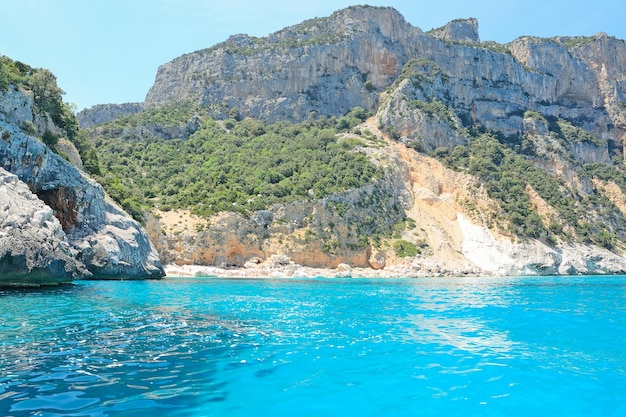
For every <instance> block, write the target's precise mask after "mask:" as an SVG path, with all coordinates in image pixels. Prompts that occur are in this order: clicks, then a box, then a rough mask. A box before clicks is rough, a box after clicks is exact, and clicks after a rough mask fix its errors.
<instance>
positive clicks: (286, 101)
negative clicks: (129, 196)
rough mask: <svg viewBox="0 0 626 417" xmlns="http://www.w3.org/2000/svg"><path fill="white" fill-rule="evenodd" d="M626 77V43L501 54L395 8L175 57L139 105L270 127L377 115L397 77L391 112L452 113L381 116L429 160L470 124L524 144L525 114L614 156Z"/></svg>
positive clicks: (353, 11)
mask: <svg viewBox="0 0 626 417" xmlns="http://www.w3.org/2000/svg"><path fill="white" fill-rule="evenodd" d="M416 60H417V61H421V63H422V67H423V68H422V70H425V69H426V68H425V66H424V65H423V64H424V62H429V63H430V69H429V70H428V71H430V70H432V69H433V68H435V69H436V71H437V74H435V75H433V74H428V71H426V73H424V72H423V71H422V70H420V69H419V68H417V70H418V71H417V72H414V73H410V71H408V73H407V69H406V68H404V69H403V67H404V66H405V64H407V63H409V65H413V64H414V63H415V61H416ZM414 69H415V68H414ZM403 71H404V72H403ZM420 71H422V72H420ZM624 74H626V46H625V44H624V41H621V40H617V39H614V38H610V37H607V36H606V35H604V34H600V35H597V36H595V37H593V38H585V39H584V40H583V41H581V40H578V43H576V42H574V41H573V40H572V39H570V38H557V39H538V38H531V37H523V38H519V39H517V40H515V41H514V42H512V43H510V44H508V45H497V44H494V43H481V42H480V40H479V37H478V22H477V21H476V20H475V19H464V20H455V21H453V22H450V23H449V24H447V25H446V26H444V27H443V28H440V29H437V30H434V31H431V32H429V34H425V33H424V32H422V31H421V30H420V29H418V28H415V27H413V26H411V25H410V24H409V23H407V22H406V21H405V20H404V19H403V17H402V16H401V15H400V14H399V13H398V12H397V11H395V10H394V9H391V8H377V7H369V6H357V7H351V8H348V9H344V10H340V11H338V12H336V13H334V14H333V15H332V16H330V17H327V18H322V19H313V20H310V21H306V22H303V23H302V24H299V25H296V26H292V27H288V28H286V29H283V30H281V31H278V32H276V33H273V34H271V35H269V36H268V37H266V38H250V37H248V36H246V35H237V36H233V37H231V38H230V39H228V40H227V41H226V42H224V43H221V44H218V45H216V46H214V47H212V48H209V49H205V50H201V51H197V52H194V53H190V54H187V55H183V56H181V57H179V58H176V59H175V60H173V61H171V62H169V63H167V64H165V65H163V66H161V67H160V68H159V70H158V72H157V76H156V79H155V83H154V85H153V86H152V88H151V89H150V91H149V92H148V94H147V97H146V101H145V106H146V108H151V107H155V106H159V105H162V104H166V103H172V102H176V101H181V100H189V99H191V100H195V101H197V102H199V103H201V104H203V105H206V106H208V107H210V108H211V109H212V111H213V116H214V117H217V118H226V117H227V114H228V110H229V109H231V108H237V109H238V110H239V111H240V114H241V115H242V116H243V117H252V118H260V119H263V120H266V121H270V122H271V121H277V120H283V119H287V120H293V121H302V120H305V119H307V118H310V117H316V116H319V115H328V116H337V117H338V116H342V115H344V114H345V113H346V112H347V111H349V110H351V109H352V108H353V107H355V106H360V107H363V108H365V109H369V110H372V111H373V110H376V109H378V107H379V106H380V105H381V104H385V103H381V99H380V97H381V96H380V95H379V93H381V92H383V91H385V90H386V89H388V88H390V87H391V88H392V89H393V88H395V86H397V79H398V77H400V78H408V79H410V80H411V84H412V85H409V86H407V85H402V88H401V89H400V90H395V91H394V92H393V94H394V96H393V97H392V98H391V104H392V107H393V106H397V107H398V108H399V111H400V112H402V113H403V114H408V110H411V113H412V112H413V110H414V108H411V102H410V101H414V100H420V101H424V102H426V103H430V102H431V101H432V100H437V101H439V102H440V103H441V104H442V105H443V106H445V107H446V108H448V109H449V110H450V113H451V114H452V116H451V117H450V118H447V119H442V118H441V117H439V118H432V117H431V118H430V120H431V121H434V123H430V122H429V120H427V119H428V117H425V114H424V112H423V111H422V112H421V114H419V113H420V112H419V111H418V112H417V113H418V114H413V115H412V116H411V117H408V118H407V119H406V120H404V121H399V119H400V117H395V118H394V117H392V116H393V115H392V114H387V115H385V116H384V117H383V118H384V120H383V122H384V123H390V124H392V125H393V126H394V127H395V128H396V129H397V130H399V131H404V132H405V133H406V137H407V138H408V139H409V140H415V139H418V138H421V139H420V140H422V141H423V142H424V143H423V145H424V147H425V148H426V149H429V148H432V147H433V146H438V144H439V143H440V140H439V139H437V138H438V137H451V138H452V141H451V142H450V146H454V145H455V144H458V143H462V142H463V140H464V138H463V132H462V131H461V130H460V128H462V127H465V128H469V127H472V126H475V125H479V126H481V127H482V128H484V129H486V130H491V131H494V132H498V133H499V134H501V135H503V136H504V137H508V138H513V139H515V138H517V139H521V137H522V135H523V134H524V133H525V132H524V129H523V113H524V112H525V111H526V110H533V111H537V112H539V113H541V114H543V115H546V116H550V117H555V118H561V119H564V120H567V121H569V122H571V123H572V124H573V125H575V126H577V127H580V128H582V129H585V130H586V131H588V132H590V133H591V134H593V135H595V136H596V137H598V138H601V139H603V140H605V141H607V144H608V145H609V146H622V137H624V136H626V116H625V113H626V112H625V111H624V106H622V105H620V103H622V102H623V101H624V100H625V98H626V76H625V75H624ZM394 83H396V84H394ZM403 101H404V104H403V103H402V102H403ZM426 116H428V115H426ZM398 122H399V123H400V125H398V124H397V123H398ZM459 123H460V124H459ZM448 125H449V126H448ZM575 153H576V154H577V155H578V154H580V152H578V150H577V151H576V152H575ZM600 159H601V160H604V157H603V156H600ZM583 160H584V161H585V162H589V158H587V157H586V156H585V158H583ZM598 162H600V160H598Z"/></svg>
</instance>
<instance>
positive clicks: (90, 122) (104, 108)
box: [76, 103, 143, 129]
mask: <svg viewBox="0 0 626 417" xmlns="http://www.w3.org/2000/svg"><path fill="white" fill-rule="evenodd" d="M142 110H143V103H124V104H99V105H96V106H93V107H89V108H87V109H83V110H81V111H79V112H78V113H77V114H76V119H77V120H78V124H79V125H80V127H81V128H83V129H87V128H90V127H93V126H98V125H101V124H104V123H108V122H110V121H112V120H115V119H119V118H120V117H124V116H127V115H129V114H136V113H139V112H140V111H142Z"/></svg>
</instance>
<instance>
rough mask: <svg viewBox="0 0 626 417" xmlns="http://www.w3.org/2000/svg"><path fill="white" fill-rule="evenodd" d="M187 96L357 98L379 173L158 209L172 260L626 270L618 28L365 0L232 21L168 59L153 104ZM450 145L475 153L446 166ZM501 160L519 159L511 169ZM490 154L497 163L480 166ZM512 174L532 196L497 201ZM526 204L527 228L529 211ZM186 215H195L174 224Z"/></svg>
mask: <svg viewBox="0 0 626 417" xmlns="http://www.w3.org/2000/svg"><path fill="white" fill-rule="evenodd" d="M183 102H184V103H189V102H193V103H196V104H198V105H199V106H200V107H201V108H202V109H204V111H206V114H208V115H209V116H211V117H213V118H215V119H218V120H225V119H229V120H225V122H223V124H224V126H227V125H231V126H234V123H235V119H237V120H238V119H246V118H247V119H260V120H263V121H265V122H268V123H271V122H276V121H284V120H287V121H290V122H301V121H307V120H320V119H322V120H330V121H331V122H334V121H336V120H337V119H341V118H342V117H343V116H345V115H346V114H347V113H348V112H349V111H350V110H352V109H353V108H355V107H357V106H359V107H362V108H363V109H366V110H367V111H369V112H370V113H371V114H373V115H374V117H373V118H371V119H370V120H368V122H367V123H365V124H363V125H361V126H358V127H357V128H356V129H355V130H353V131H351V132H350V133H348V134H352V135H355V136H356V137H357V138H358V139H359V140H362V141H364V142H365V144H364V145H363V146H360V147H358V149H356V152H362V153H366V154H367V155H368V156H369V157H370V158H371V159H372V160H373V161H375V162H376V163H377V164H379V165H380V166H384V167H385V176H384V179H382V180H377V181H374V182H372V184H371V185H370V186H367V187H362V188H358V189H353V190H348V191H346V192H344V193H338V194H335V195H332V196H327V197H325V198H323V199H318V200H309V201H299V202H295V203H293V202H292V203H285V204H277V205H274V206H272V207H267V208H266V209H265V210H261V211H256V212H254V213H252V214H251V215H250V216H249V218H246V217H245V216H242V215H239V214H235V213H226V212H222V213H219V214H217V215H214V216H212V217H211V218H209V219H197V218H192V217H189V216H187V215H186V214H187V213H186V212H185V211H184V210H182V211H177V212H176V219H174V221H169V220H168V217H169V214H168V213H167V212H158V211H157V210H155V214H156V217H154V218H152V220H151V221H149V222H148V223H149V224H148V228H149V231H150V234H151V237H152V238H153V240H154V242H155V244H156V246H157V247H158V249H159V251H160V253H161V254H162V256H163V257H164V259H167V261H171V262H177V263H185V264H190V263H196V264H204V265H219V266H225V267H228V266H247V267H250V268H253V267H254V265H264V264H267V263H269V264H282V265H290V262H295V263H298V264H302V265H309V266H323V267H339V266H340V265H342V268H343V269H345V265H348V266H349V267H370V268H372V269H376V270H387V271H393V273H394V274H399V273H401V274H403V275H420V274H421V275H424V274H439V273H450V274H458V273H465V274H477V273H491V274H519V273H540V274H554V273H568V274H572V273H616V272H624V271H625V270H626V261H625V260H624V250H625V249H626V248H625V246H624V243H623V242H624V241H626V221H625V220H624V216H623V214H624V205H625V203H624V189H625V187H626V183H625V182H624V181H621V180H620V178H621V177H620V175H621V174H620V175H616V174H615V173H623V172H624V170H623V160H624V149H623V147H624V135H626V110H625V109H626V43H625V42H624V41H623V40H619V39H615V38H612V37H609V36H607V35H606V34H602V33H601V34H598V35H596V36H593V37H586V38H583V37H558V38H552V39H540V38H534V37H521V38H519V39H516V40H514V41H512V42H511V43H509V44H506V45H500V44H496V43H494V42H481V40H480V37H479V34H478V22H477V21H476V20H475V19H459V20H455V21H453V22H450V23H449V24H447V25H445V26H444V27H442V28H438V29H434V30H432V31H429V32H423V31H422V30H421V29H419V28H416V27H413V26H412V25H410V24H409V23H407V22H406V21H405V20H404V18H403V17H402V16H401V15H400V14H399V13H398V12H397V11H396V10H394V9H391V8H380V7H370V6H357V7H350V8H347V9H343V10H339V11H337V12H335V13H334V14H332V15H331V16H329V17H325V18H318V19H312V20H309V21H305V22H303V23H301V24H298V25H295V26H291V27H288V28H285V29H283V30H280V31H278V32H276V33H273V34H270V35H268V36H267V37H263V38H253V37H249V36H247V35H235V36H232V37H231V38H229V39H228V40H226V41H225V42H223V43H220V44H218V45H215V46H213V47H210V48H208V49H204V50H201V51H196V52H193V53H190V54H186V55H184V56H181V57H179V58H176V59H174V60H173V61H171V62H169V63H166V64H164V65H162V66H161V67H160V68H159V69H158V71H157V74H156V79H155V83H154V85H153V86H152V88H151V89H150V91H149V92H148V94H147V96H146V101H145V103H144V104H143V106H144V112H147V111H148V110H150V109H152V110H154V109H157V108H160V107H162V106H165V105H169V106H172V105H175V104H176V103H183ZM145 114H147V113H145ZM233 115H236V117H234V116H233ZM194 117H195V118H194ZM194 117H192V118H191V119H189V118H187V119H185V120H181V121H180V122H179V123H178V125H173V126H170V125H168V126H161V125H159V123H156V122H155V123H151V122H148V123H145V122H144V123H143V124H142V125H138V126H132V128H126V129H127V130H120V129H121V128H118V127H115V126H113V125H105V126H104V127H102V128H93V129H91V133H92V136H93V137H94V138H103V137H106V135H108V134H110V132H112V131H113V130H115V129H118V130H120V131H115V132H114V134H115V135H117V136H118V137H123V136H125V135H127V136H128V137H129V138H133V140H143V139H142V137H146V138H160V139H168V140H169V139H173V138H178V139H180V140H187V139H188V138H189V136H190V135H191V134H192V133H193V132H195V130H194V129H195V128H197V126H200V125H201V123H202V122H203V117H204V114H203V115H202V117H200V116H198V115H196V116H194ZM107 132H108V133H107ZM481 135H486V136H489V137H490V138H492V139H493V142H492V145H493V146H491V148H492V149H491V150H492V151H493V155H491V154H490V155H488V156H489V157H485V155H474V154H470V152H469V149H470V147H471V145H472V144H475V143H476V142H477V141H480V140H481V138H482V136H481ZM368 138H370V139H371V138H374V139H373V140H372V142H371V143H369V142H368V141H369V140H370V139H368ZM483 139H484V138H483ZM381 143H384V145H382V144H381ZM496 148H497V149H496ZM496 154H497V155H496ZM428 155H432V156H435V157H437V158H439V160H437V159H435V158H433V157H431V156H428ZM442 155H443V157H442ZM494 155H495V157H494V158H492V159H490V158H491V157H492V156H494ZM446 156H447V157H448V158H447V159H446ZM454 158H456V159H463V160H465V161H466V162H467V165H465V166H456V168H455V169H456V171H454V170H453V169H452V168H453V167H454V164H453V163H452V162H451V160H453V159H454ZM503 160H508V161H509V162H510V161H516V163H517V164H518V165H522V166H524V169H525V172H522V173H519V172H515V174H513V172H514V171H515V168H516V167H515V166H507V168H506V170H504V168H501V167H500V166H499V165H500V164H503V163H504V162H503ZM446 164H447V165H446ZM480 164H482V165H483V166H482V168H485V170H487V171H489V170H491V171H490V172H491V175H487V176H483V177H480V176H479V174H480V173H481V171H480V170H478V169H476V170H474V172H475V175H470V173H469V171H470V168H471V167H473V166H474V167H475V166H476V165H480ZM513 165H514V164H513ZM183 169H184V168H183ZM485 170H483V171H482V173H483V174H484V173H485ZM538 172H540V173H541V174H538ZM515 175H517V176H515ZM542 175H543V176H542ZM611 175H613V176H612V177H611ZM531 176H534V178H535V182H532V181H530V177H531ZM502 177H504V179H505V180H504V181H502V182H496V181H495V180H497V181H500V180H501V179H502ZM536 178H542V180H536ZM491 180H493V181H492V182H491V183H489V184H487V182H488V181H491ZM507 181H508V182H507ZM542 181H543V182H542ZM545 183H550V184H551V185H550V187H552V188H549V187H547V186H546V187H543V185H544V184H545ZM506 187H511V188H510V189H514V190H515V191H516V192H517V193H518V194H519V196H520V199H522V200H524V201H526V202H527V203H526V204H527V207H525V208H524V210H523V211H520V212H515V209H516V207H517V206H515V204H514V203H515V202H507V201H504V200H505V199H506V198H505V197H506V194H507V193H508V191H510V189H509V188H506ZM196 189H198V188H197V187H196ZM171 191H172V192H175V190H173V189H172V190H171ZM503 195H505V196H504V197H502V196H503ZM494 196H500V197H501V198H500V199H499V200H498V198H496V197H494ZM553 197H554V198H553ZM509 203H510V204H509ZM157 205H158V204H157ZM512 212H514V214H515V215H511V213H512ZM520 213H522V214H520ZM159 217H160V219H159ZM527 218H531V219H533V220H532V221H533V222H534V225H531V226H536V227H535V228H533V229H532V230H530V231H529V230H525V229H524V228H523V227H522V226H520V225H522V224H524V222H525V221H526V219H527ZM181 219H185V221H189V224H193V227H189V228H184V227H180V225H181ZM372 219H376V221H372ZM170 220H171V219H170ZM526 226H527V225H526ZM526 226H524V227H526ZM368 227H369V228H370V229H367V228H368ZM516 227H517V228H516ZM381 236H383V237H382V238H381Z"/></svg>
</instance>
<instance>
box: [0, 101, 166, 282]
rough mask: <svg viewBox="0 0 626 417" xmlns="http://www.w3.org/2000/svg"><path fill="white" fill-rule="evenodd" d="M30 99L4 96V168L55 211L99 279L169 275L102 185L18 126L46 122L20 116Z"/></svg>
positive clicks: (0, 142) (0, 121)
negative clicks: (21, 107)
mask: <svg viewBox="0 0 626 417" xmlns="http://www.w3.org/2000/svg"><path fill="white" fill-rule="evenodd" d="M24 100H27V101H28V98H27V97H26V99H25V98H24V95H23V94H22V95H20V94H19V92H17V91H14V92H12V93H11V94H8V95H4V96H2V95H0V103H2V105H0V131H1V132H2V133H1V139H0V167H2V168H4V169H5V170H6V171H9V172H11V173H13V174H15V175H16V176H17V177H18V178H19V179H20V181H23V182H24V183H26V184H27V185H28V187H29V189H30V190H31V192H32V193H33V194H36V195H37V197H38V198H39V200H41V201H42V202H43V203H45V205H46V206H48V207H49V208H50V209H51V210H52V212H53V213H54V215H55V217H56V218H57V219H58V223H60V226H61V228H62V231H63V232H64V235H65V239H66V242H67V243H69V245H70V246H71V248H72V249H73V251H74V253H73V255H74V258H75V259H76V260H77V261H78V262H82V263H84V264H85V265H86V267H87V269H89V271H90V273H91V274H93V276H94V277H100V278H103V277H113V278H114V277H120V276H124V277H136V278H149V277H160V276H163V275H164V272H163V268H162V267H161V264H160V262H159V259H158V255H157V253H156V250H155V249H154V247H153V246H152V245H151V243H150V241H149V239H148V237H147V234H146V233H145V231H144V230H143V228H142V227H141V226H140V225H139V224H138V223H137V222H136V221H134V220H132V219H131V218H130V217H129V216H128V215H126V214H125V213H124V212H123V211H122V210H121V209H120V208H119V207H117V206H116V205H115V204H114V203H113V202H112V201H110V200H109V199H108V198H106V197H105V193H104V190H103V189H102V187H101V186H100V185H99V184H97V183H96V182H95V181H93V180H92V179H90V178H88V177H86V176H85V175H84V174H83V173H82V172H81V171H79V170H78V169H77V168H76V167H74V166H72V165H71V164H70V163H68V162H67V161H66V160H64V159H63V158H62V157H60V156H59V155H57V154H55V153H53V152H52V151H50V149H49V148H48V147H47V146H45V145H44V144H43V143H42V142H40V141H38V140H37V139H36V138H34V137H32V136H30V135H28V134H26V133H24V132H23V131H22V130H21V129H20V128H19V127H18V126H20V125H23V124H24V123H25V122H30V123H32V124H33V125H35V126H37V125H40V124H41V123H40V122H39V121H38V120H37V116H36V115H33V113H32V107H31V110H30V113H29V111H28V110H27V108H28V105H26V106H24V110H22V111H21V113H19V114H17V113H16V112H15V111H14V109H15V107H16V104H18V105H19V104H20V103H23V102H24ZM20 119H21V121H20Z"/></svg>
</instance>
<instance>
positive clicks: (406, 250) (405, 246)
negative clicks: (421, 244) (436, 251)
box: [393, 239, 421, 258]
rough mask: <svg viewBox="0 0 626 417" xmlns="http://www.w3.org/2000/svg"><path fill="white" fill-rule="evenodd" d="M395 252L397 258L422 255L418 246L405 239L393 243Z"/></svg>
mask: <svg viewBox="0 0 626 417" xmlns="http://www.w3.org/2000/svg"><path fill="white" fill-rule="evenodd" d="M393 250H394V252H395V254H396V256H399V257H400V258H411V257H414V256H417V255H418V254H419V253H421V251H420V249H419V248H418V247H417V245H415V244H414V243H412V242H409V241H407V240H403V239H400V240H396V241H394V242H393Z"/></svg>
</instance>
